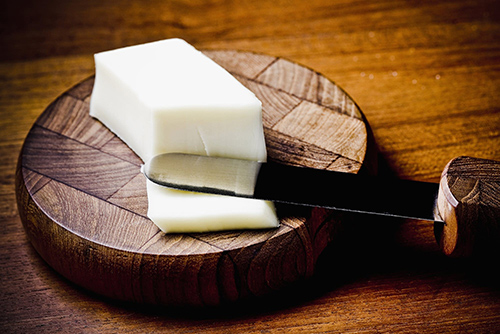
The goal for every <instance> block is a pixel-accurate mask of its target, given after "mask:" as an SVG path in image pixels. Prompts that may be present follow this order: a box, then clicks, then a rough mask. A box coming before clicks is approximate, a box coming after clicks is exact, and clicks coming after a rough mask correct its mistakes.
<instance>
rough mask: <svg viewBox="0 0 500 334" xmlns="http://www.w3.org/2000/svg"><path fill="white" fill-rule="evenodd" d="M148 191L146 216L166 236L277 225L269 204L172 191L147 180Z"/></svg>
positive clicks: (271, 205)
mask: <svg viewBox="0 0 500 334" xmlns="http://www.w3.org/2000/svg"><path fill="white" fill-rule="evenodd" d="M147 189H148V198H149V209H148V216H149V218H150V219H151V220H152V221H153V222H155V224H156V225H157V226H158V227H159V228H160V229H161V230H162V231H163V232H165V233H186V232H211V231H221V230H240V229H260V228H271V227H277V226H279V222H278V220H277V218H276V211H275V208H274V205H273V204H272V202H267V201H261V200H254V199H248V198H238V197H223V198H221V196H218V195H211V194H198V193H192V192H187V191H180V190H173V189H169V188H166V187H162V186H160V185H157V184H156V183H153V182H151V181H149V180H147Z"/></svg>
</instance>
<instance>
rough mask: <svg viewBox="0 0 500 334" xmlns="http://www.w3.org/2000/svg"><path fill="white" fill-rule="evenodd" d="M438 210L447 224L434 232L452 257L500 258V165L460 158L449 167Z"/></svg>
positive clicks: (489, 161)
mask: <svg viewBox="0 0 500 334" xmlns="http://www.w3.org/2000/svg"><path fill="white" fill-rule="evenodd" d="M437 210H438V213H437V214H439V216H440V217H441V218H442V219H443V220H444V222H445V224H440V223H436V224H435V225H434V231H435V235H436V239H437V241H438V243H439V246H440V247H441V249H442V251H443V252H444V253H445V254H446V255H449V256H452V257H471V256H497V255H499V254H500V162H499V161H493V160H485V159H478V158H471V157H458V158H455V159H453V160H451V161H450V162H449V163H448V164H447V165H446V167H445V169H444V171H443V173H442V175H441V181H440V185H439V193H438V199H437Z"/></svg>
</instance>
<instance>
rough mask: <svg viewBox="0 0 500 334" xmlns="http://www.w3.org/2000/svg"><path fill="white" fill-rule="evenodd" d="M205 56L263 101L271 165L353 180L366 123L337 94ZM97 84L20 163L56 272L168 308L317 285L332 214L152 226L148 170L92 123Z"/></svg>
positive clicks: (30, 142)
mask: <svg viewBox="0 0 500 334" xmlns="http://www.w3.org/2000/svg"><path fill="white" fill-rule="evenodd" d="M205 54H206V55H207V56H209V57H211V58H212V59H213V60H214V61H216V62H217V63H219V64H220V65H221V66H223V67H224V68H226V69H227V70H228V71H229V72H231V73H232V74H233V75H234V76H235V77H236V78H237V79H238V80H239V81H241V82H242V83H243V84H244V85H245V86H246V87H248V88H249V89H250V90H251V91H253V92H254V93H255V94H256V95H257V97H258V98H259V99H260V100H261V101H262V103H263V122H264V127H265V136H266V143H267V149H268V157H269V160H275V161H280V162H283V163H287V164H294V165H303V166H309V167H315V168H322V169H331V170H338V171H347V172H352V173H357V172H359V171H360V169H362V167H364V166H365V165H367V162H368V158H366V156H368V155H367V153H368V152H371V151H372V149H371V148H367V146H370V145H368V144H367V142H368V138H369V136H368V134H367V133H368V132H369V131H368V126H367V123H366V121H365V120H364V118H363V115H362V114H361V111H360V110H359V108H358V107H357V106H356V104H355V103H354V102H353V101H352V99H351V98H350V97H349V96H347V94H346V93H345V92H344V91H343V90H342V89H340V88H339V87H338V86H336V85H335V84H334V83H333V82H331V81H329V80H328V79H326V78H325V77H324V76H322V75H321V74H319V73H316V72H314V71H312V70H310V69H308V68H305V67H303V66H300V65H298V64H295V63H292V62H290V61H287V60H284V59H281V58H275V57H270V56H266V55H259V54H254V53H246V52H237V51H205ZM93 82H94V80H93V78H89V79H88V80H85V81H83V82H82V83H80V84H78V85H76V86H75V87H73V88H72V89H70V90H69V91H67V92H66V93H64V94H63V95H62V96H60V97H59V98H58V99H57V100H56V101H54V102H53V103H52V104H51V105H50V106H49V107H48V108H47V109H46V110H45V111H44V112H43V114H42V115H41V116H40V117H39V119H38V120H37V121H36V122H35V124H34V126H33V128H32V129H31V130H30V132H29V134H28V136H27V138H26V141H25V143H24V146H23V149H22V151H21V155H20V158H19V164H18V169H17V175H16V178H17V179H16V181H17V183H16V191H17V200H18V207H19V213H20V216H21V219H22V222H23V225H24V227H25V230H26V233H27V235H28V237H29V239H30V241H31V243H32V244H33V246H34V247H35V249H36V250H37V251H38V253H39V254H40V255H41V256H42V257H43V258H44V259H45V261H46V262H47V263H48V264H49V265H50V266H51V267H53V268H54V269H55V270H56V271H58V272H59V273H61V274H62V275H63V276H65V277H67V278H68V279H69V280H71V281H73V282H74V283H76V284H78V285H80V286H82V287H85V288H87V289H89V290H92V291H94V292H97V293H99V294H102V295H105V296H109V297H112V298H117V299H121V300H129V301H135V302H144V303H154V304H164V305H218V304H222V303H226V302H232V301H236V300H239V299H242V298H247V297H250V296H258V295H263V294H266V293H268V292H271V291H274V290H278V289H281V288H283V287H285V286H287V285H289V284H290V283H292V282H295V281H298V280H301V279H304V278H307V277H309V276H310V275H311V274H312V273H313V269H314V265H315V262H316V259H317V257H318V255H319V254H320V253H321V251H322V250H323V249H324V247H325V246H326V244H327V243H328V241H329V239H330V234H331V233H332V230H333V229H334V225H335V220H336V218H335V217H336V216H335V214H332V213H330V212H327V211H325V210H321V209H304V210H296V209H292V208H290V207H287V206H278V207H277V210H278V214H279V217H280V220H281V227H280V228H278V229H272V230H257V231H227V232H220V233H200V234H196V233H190V234H169V235H166V234H164V233H162V232H161V231H160V230H159V229H158V228H157V227H156V226H155V225H154V224H153V222H151V221H150V220H149V219H148V217H147V215H146V213H147V194H146V183H145V178H144V176H143V175H142V174H141V173H140V165H141V163H142V161H141V160H140V159H139V158H138V157H137V156H136V155H135V154H134V153H133V152H132V151H131V150H130V149H129V148H128V146H126V145H125V144H124V143H123V142H122V141H121V140H120V139H119V138H118V137H116V136H115V135H114V134H113V133H112V132H110V131H109V130H108V129H107V128H106V127H104V126H103V125H102V124H101V123H100V122H99V121H97V120H95V119H93V118H91V117H90V116H89V101H90V95H91V93H92V88H93ZM290 182H293V180H290ZM319 189H321V188H319ZM319 191H324V189H323V190H319ZM333 191H336V190H333ZM165 210H168V207H167V208H165Z"/></svg>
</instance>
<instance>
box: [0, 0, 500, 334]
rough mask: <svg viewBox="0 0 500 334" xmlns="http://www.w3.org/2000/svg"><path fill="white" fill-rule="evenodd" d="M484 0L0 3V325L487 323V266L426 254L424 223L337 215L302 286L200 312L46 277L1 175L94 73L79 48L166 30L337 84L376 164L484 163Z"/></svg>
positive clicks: (493, 58)
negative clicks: (335, 231) (366, 128)
mask: <svg viewBox="0 0 500 334" xmlns="http://www.w3.org/2000/svg"><path fill="white" fill-rule="evenodd" d="M499 7H500V6H499V5H498V3H496V1H397V0H396V1H389V0H384V1H347V0H345V1H335V2H332V1H324V0H323V1H322V0H311V1H298V0H291V1H280V0H274V1H255V0H254V1H246V0H244V1H231V0H230V1H171V2H163V1H144V2H115V1H49V3H46V2H36V1H17V2H15V1H11V2H8V3H7V2H3V3H2V4H1V5H0V25H1V37H0V38H1V44H0V45H1V52H0V60H1V63H0V112H1V117H0V161H1V164H0V171H1V172H0V208H1V216H0V224H1V229H2V233H1V234H0V330H1V331H2V332H3V333H10V332H13V333H29V332H36V333H44V332H48V333H53V332H72V333H79V332H99V333H117V332H120V333H135V332H139V333H143V332H163V331H165V332H168V331H170V332H195V333H197V332H202V331H206V332H228V333H236V332H285V331H287V332H295V331H301V332H304V333H306V332H307V333H317V332H340V333H372V332H390V333H393V332H415V333H417V332H418V333H421V332H429V333H471V332H478V333H494V332H500V289H499V287H500V283H499V282H500V275H499V274H498V273H497V272H496V271H497V267H498V263H499V262H498V261H491V260H490V261H488V262H486V261H478V260H474V261H471V260H456V259H449V258H446V257H444V256H443V255H441V254H440V253H439V250H438V247H437V245H436V243H435V240H434V236H433V229H432V224H429V223H426V222H422V221H416V220H394V219H387V218H384V219H382V218H372V217H365V216H358V217H351V218H350V219H351V220H352V224H351V227H350V231H348V232H349V233H347V236H346V237H345V238H344V239H342V240H339V241H338V242H336V243H335V244H333V245H332V246H331V247H330V248H328V249H327V250H326V251H325V253H324V254H323V255H322V256H321V258H320V260H319V264H318V268H317V272H316V274H315V275H314V276H313V277H312V278H311V279H310V280H308V281H306V282H301V283H299V284H297V285H296V286H294V287H293V288H291V289H289V290H287V291H283V292H280V293H276V294H275V295H271V296H268V297H266V298H263V299H256V300H251V301H248V302H245V303H242V304H237V305H233V306H231V307H226V308H216V309H208V310H207V309H195V310H193V309H188V310H183V309H163V308H157V307H151V306H144V305H133V304H124V303H120V302H117V301H113V300H107V299H104V298H102V297H100V296H97V295H94V294H91V293H89V292H86V291H84V290H82V289H80V288H79V287H76V286H75V285H73V284H72V283H70V282H68V281H67V280H65V279H64V278H62V277H61V276H59V275H58V274H57V273H55V272H54V271H53V270H52V269H51V268H50V267H48V266H47V265H46V264H45V262H44V261H43V260H42V259H41V258H40V257H39V256H38V254H37V253H36V252H35V251H34V249H33V248H32V247H31V245H30V244H29V242H28V240H27V238H26V236H25V233H24V230H23V228H22V225H21V222H20V219H19V216H18V212H17V207H16V202H15V189H14V172H15V166H16V162H17V157H18V154H19V151H20V149H21V146H22V143H23V141H24V138H25V136H26V134H27V133H28V131H29V129H30V127H31V125H32V124H33V122H34V121H35V119H36V118H37V116H38V115H40V113H41V112H42V111H43V110H44V109H45V107H46V106H47V105H48V104H49V103H50V102H51V101H52V100H54V99H55V98H56V97H57V96H58V95H60V94H61V93H63V92H64V91H66V90H67V89H69V88H70V87H72V86H73V85H74V84H76V83H78V82H80V81H82V80H84V79H85V78H87V77H89V76H90V75H92V74H93V73H94V63H93V58H92V55H93V54H94V53H96V52H99V51H103V50H108V49H113V48H117V47H121V46H125V45H132V44H138V43H143V42H149V41H154V40H159V39H164V38H169V37H181V38H184V39H186V40H187V41H188V42H190V43H191V44H193V45H194V46H196V47H197V48H199V49H238V50H244V51H254V52H260V53H265V54H269V55H272V56H280V57H284V58H287V59H290V60H292V61H295V62H298V63H301V64H303V65H305V66H307V67H310V68H313V69H314V70H316V71H318V72H321V73H322V74H324V75H325V76H326V77H328V78H330V79H331V80H333V81H335V82H336V83H337V84H338V85H340V86H341V87H343V88H344V89H345V90H346V91H347V92H348V93H349V94H350V95H351V96H352V97H353V99H354V100H355V101H356V102H357V104H358V105H359V106H360V108H361V110H362V111H363V113H364V114H365V115H366V118H367V120H368V122H369V123H370V125H371V127H372V130H373V133H374V137H375V140H376V143H377V145H378V148H379V151H380V160H381V163H382V170H383V171H385V172H388V173H393V174H396V175H398V176H399V177H402V178H407V179H415V180H426V181H437V180H438V179H439V176H440V173H441V170H442V169H443V168H444V166H445V164H446V163H447V162H448V160H450V159H451V158H453V157H455V156H458V155H471V156H476V157H481V158H489V159H496V160H500V94H499V92H500V8H499Z"/></svg>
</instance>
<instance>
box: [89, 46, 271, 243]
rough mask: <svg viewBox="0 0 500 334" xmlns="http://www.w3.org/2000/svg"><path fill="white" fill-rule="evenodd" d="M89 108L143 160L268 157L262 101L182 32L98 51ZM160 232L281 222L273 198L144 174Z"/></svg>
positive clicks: (152, 215) (152, 214) (151, 215)
mask: <svg viewBox="0 0 500 334" xmlns="http://www.w3.org/2000/svg"><path fill="white" fill-rule="evenodd" d="M95 65H96V79H95V84H94V90H93V93H92V97H91V101H90V115H91V116H93V117H95V118H97V119H99V120H100V121H101V122H102V123H103V124H104V125H106V126H107V127H108V128H109V129H110V130H111V131H113V132H114V133H115V134H116V135H117V136H118V137H120V138H121V139H122V140H123V141H124V142H125V143H126V144H127V145H128V146H129V147H130V148H131V149H132V150H133V151H134V152H136V153H137V155H138V156H139V157H140V158H141V159H142V160H143V161H146V160H149V159H150V158H151V157H153V156H155V155H157V154H161V153H168V152H180V153H192V154H201V155H211V156H222V157H229V158H239V159H248V160H255V161H265V160H266V147H265V141H264V133H263V127H262V106H261V102H260V101H259V100H258V99H257V98H256V97H255V95H254V94H253V93H252V92H251V91H249V90H248V89H247V88H245V87H244V86H243V85H242V84H241V83H240V82H238V81H237V80H236V79H235V78H234V77H233V76H232V75H231V74H229V73H228V72H227V71H226V70H225V69H223V68H222V67H220V66H219V65H218V64H216V63H215V62H213V61H212V60H211V59H209V58H208V57H206V56H205V55H203V54H202V53H201V52H199V51H197V50H196V49H195V48H194V47H192V46H191V45H189V44H188V43H186V42H185V41H183V40H180V39H168V40H163V41H158V42H153V43H148V44H142V45H137V46H132V47H126V48H122V49H117V50H112V51H106V52H102V53H98V54H96V55H95ZM147 191H148V202H149V206H148V216H149V218H150V219H151V220H152V221H153V222H154V223H155V224H156V225H158V227H159V228H160V229H161V230H162V231H164V232H169V233H170V232H205V231H217V230H225V229H248V228H270V227H276V226H278V225H279V220H278V218H277V217H276V213H275V209H274V205H273V204H272V203H271V202H266V201H260V200H252V199H244V198H231V197H224V196H215V195H205V194H196V193H190V192H182V191H177V190H171V189H168V188H164V187H161V186H158V185H156V184H154V183H152V182H150V181H147Z"/></svg>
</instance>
